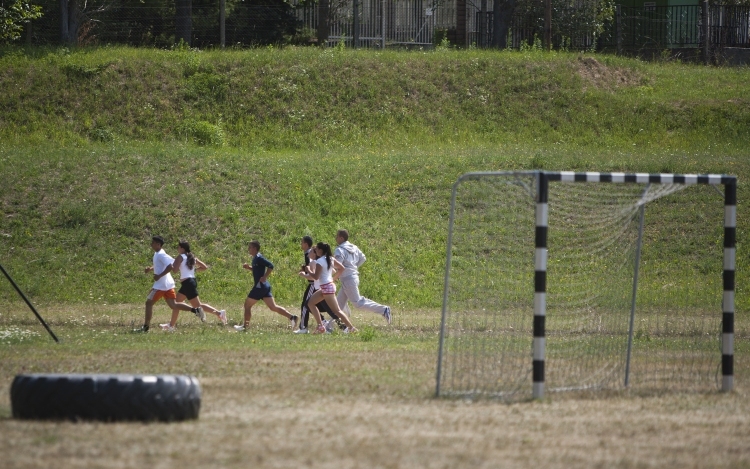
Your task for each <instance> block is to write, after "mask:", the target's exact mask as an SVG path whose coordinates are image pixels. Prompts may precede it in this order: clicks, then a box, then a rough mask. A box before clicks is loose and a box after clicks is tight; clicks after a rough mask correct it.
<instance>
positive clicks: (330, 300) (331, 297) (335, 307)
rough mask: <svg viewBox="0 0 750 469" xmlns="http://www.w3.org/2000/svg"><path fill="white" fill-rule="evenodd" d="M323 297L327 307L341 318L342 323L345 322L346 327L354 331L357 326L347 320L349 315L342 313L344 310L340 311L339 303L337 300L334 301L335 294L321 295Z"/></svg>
mask: <svg viewBox="0 0 750 469" xmlns="http://www.w3.org/2000/svg"><path fill="white" fill-rule="evenodd" d="M323 298H325V300H326V304H327V305H328V307H329V308H331V311H333V312H334V313H335V314H336V316H338V317H339V319H341V322H343V323H344V324H346V327H348V328H349V329H350V330H352V331H356V330H357V328H356V327H354V325H353V324H352V322H351V321H350V320H349V316H347V315H346V314H344V312H343V311H341V308H339V303H338V301H336V296H335V295H333V294H330V295H323Z"/></svg>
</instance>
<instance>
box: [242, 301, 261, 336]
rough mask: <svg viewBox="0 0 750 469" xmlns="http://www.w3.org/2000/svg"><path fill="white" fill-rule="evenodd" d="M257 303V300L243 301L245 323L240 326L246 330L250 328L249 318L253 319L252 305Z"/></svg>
mask: <svg viewBox="0 0 750 469" xmlns="http://www.w3.org/2000/svg"><path fill="white" fill-rule="evenodd" d="M257 302H258V300H254V299H252V298H246V299H245V322H244V323H243V324H242V325H243V326H244V327H245V329H248V328H249V327H250V318H251V317H253V312H252V309H253V305H254V304H255V303H257Z"/></svg>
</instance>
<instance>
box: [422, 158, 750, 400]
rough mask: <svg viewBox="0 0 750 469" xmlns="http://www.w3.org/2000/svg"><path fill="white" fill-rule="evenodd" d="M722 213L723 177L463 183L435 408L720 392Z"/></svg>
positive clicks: (728, 262) (725, 248)
mask: <svg viewBox="0 0 750 469" xmlns="http://www.w3.org/2000/svg"><path fill="white" fill-rule="evenodd" d="M735 199H736V180H735V178H734V177H731V176H718V175H706V176H703V175H668V174H658V175H649V174H633V175H628V174H623V173H606V174H605V173H601V174H600V173H570V172H543V171H527V172H497V173H468V174H465V175H463V176H462V177H461V178H459V180H458V181H457V182H456V184H454V187H453V195H452V200H451V216H450V227H449V235H448V239H449V241H448V250H447V262H446V272H445V286H444V295H443V317H442V321H441V331H440V346H439V354H438V355H439V356H438V373H437V386H436V391H437V394H438V395H453V396H479V395H486V396H495V397H501V398H507V399H525V398H528V397H542V396H543V395H544V392H545V391H547V392H554V391H565V390H598V389H614V390H617V389H624V388H628V389H633V390H638V391H643V392H662V391H666V390H670V391H672V390H675V391H707V390H716V389H720V390H728V389H731V387H732V380H733V370H732V367H733V347H734V345H733V341H734V256H735V252H734V251H735V245H734V244H735V239H734V237H735V226H736V200H735Z"/></svg>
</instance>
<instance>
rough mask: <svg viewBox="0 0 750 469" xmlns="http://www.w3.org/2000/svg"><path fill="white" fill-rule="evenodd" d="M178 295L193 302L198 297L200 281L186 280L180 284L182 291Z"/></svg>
mask: <svg viewBox="0 0 750 469" xmlns="http://www.w3.org/2000/svg"><path fill="white" fill-rule="evenodd" d="M177 293H182V294H183V295H185V297H186V298H187V299H188V300H192V299H193V298H195V297H196V296H198V281H197V280H196V279H194V278H186V279H185V280H184V281H182V282H180V290H179V291H178V292H177Z"/></svg>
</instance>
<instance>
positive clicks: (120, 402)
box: [10, 374, 201, 422]
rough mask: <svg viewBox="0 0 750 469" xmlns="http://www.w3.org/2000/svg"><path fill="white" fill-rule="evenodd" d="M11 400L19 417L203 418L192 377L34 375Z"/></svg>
mask: <svg viewBox="0 0 750 469" xmlns="http://www.w3.org/2000/svg"><path fill="white" fill-rule="evenodd" d="M10 400H11V406H12V408H13V417H15V418H18V419H45V420H102V421H106V422H115V421H127V420H139V421H146V422H147V421H154V420H157V421H162V422H174V421H181V420H188V419H197V418H198V413H199V412H200V407H201V388H200V384H199V383H198V380H197V379H196V378H194V377H192V376H165V375H161V376H159V375H79V374H70V375H64V374H29V375H18V376H16V377H15V379H14V380H13V384H12V385H11V388H10Z"/></svg>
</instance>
